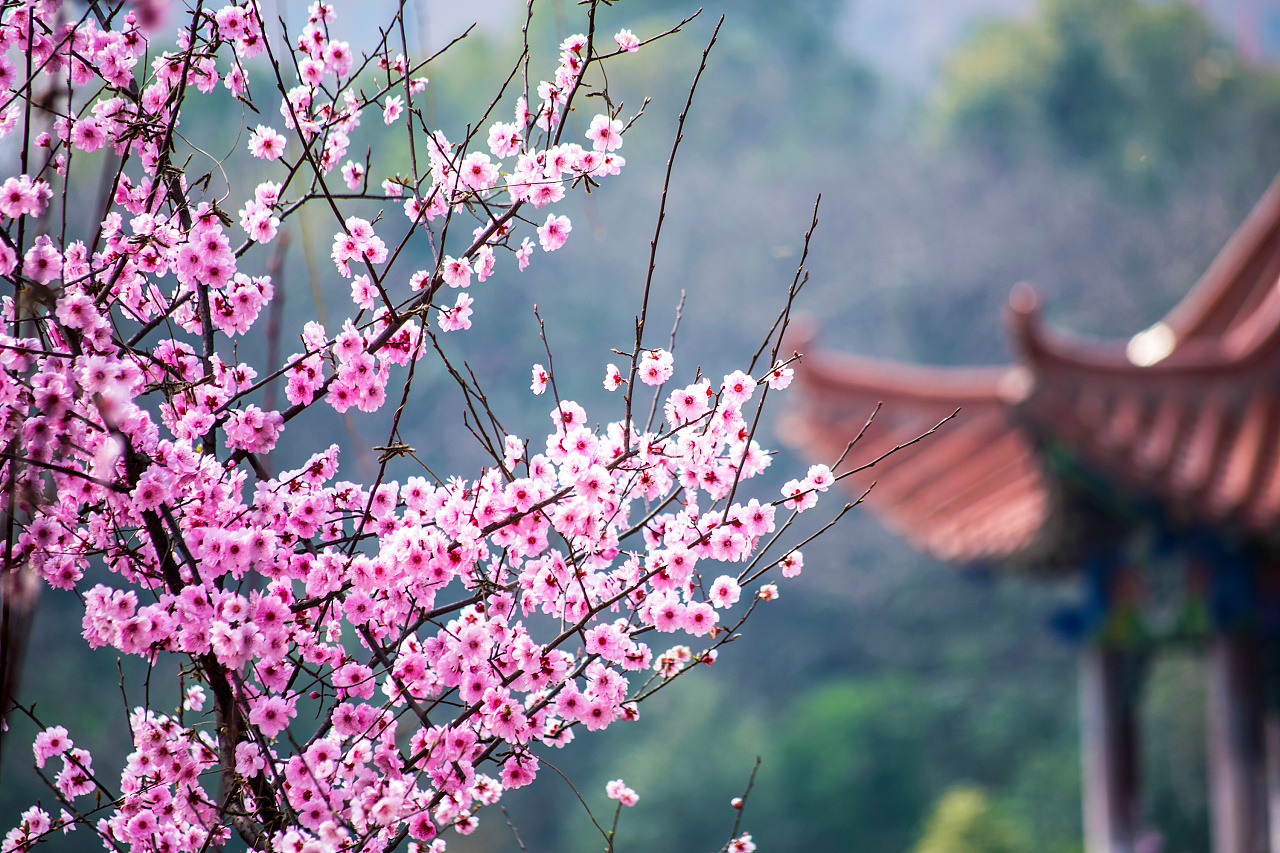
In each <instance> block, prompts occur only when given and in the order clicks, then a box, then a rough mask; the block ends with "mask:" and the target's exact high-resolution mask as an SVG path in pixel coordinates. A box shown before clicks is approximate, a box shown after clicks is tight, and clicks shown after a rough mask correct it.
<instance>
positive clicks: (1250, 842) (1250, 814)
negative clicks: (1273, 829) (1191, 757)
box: [1207, 635, 1270, 853]
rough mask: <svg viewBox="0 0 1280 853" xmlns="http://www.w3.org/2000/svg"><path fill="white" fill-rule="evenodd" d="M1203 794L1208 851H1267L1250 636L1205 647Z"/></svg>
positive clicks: (1256, 666)
mask: <svg viewBox="0 0 1280 853" xmlns="http://www.w3.org/2000/svg"><path fill="white" fill-rule="evenodd" d="M1208 692H1209V695H1208V703H1209V708H1208V720H1207V722H1208V740H1209V762H1208V764H1209V796H1210V800H1211V803H1210V805H1211V814H1212V816H1213V851H1214V853H1267V851H1268V850H1269V849H1270V839H1269V838H1268V835H1269V831H1268V827H1267V824H1268V820H1267V777H1266V758H1265V754H1266V753H1265V748H1264V737H1263V713H1262V704H1263V703H1262V667H1261V655H1260V650H1259V645H1258V642H1257V640H1256V638H1253V637H1250V636H1248V635H1245V636H1227V635H1220V636H1218V637H1217V638H1216V639H1215V640H1214V643H1213V648H1212V649H1210V651H1209V691H1208Z"/></svg>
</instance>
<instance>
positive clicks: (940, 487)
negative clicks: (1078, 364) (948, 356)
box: [782, 353, 1051, 563]
mask: <svg viewBox="0 0 1280 853" xmlns="http://www.w3.org/2000/svg"><path fill="white" fill-rule="evenodd" d="M797 379H798V382H799V384H800V385H801V387H802V389H803V392H802V394H801V400H802V403H801V405H799V406H798V407H796V408H794V409H792V410H791V411H790V412H788V413H787V414H786V415H785V416H784V419H783V423H782V434H783V436H784V437H785V439H786V440H787V441H788V443H790V444H791V445H793V446H795V447H797V448H798V449H800V450H801V451H802V452H803V453H805V455H806V456H808V457H810V458H812V459H815V460H819V461H823V462H826V463H828V464H831V463H833V462H834V461H835V460H836V459H839V458H841V457H842V456H843V458H844V461H843V462H842V463H841V464H840V465H839V466H838V467H837V472H838V473H848V472H853V473H850V474H849V476H848V477H847V478H846V479H844V480H843V481H842V482H843V484H844V485H845V486H846V487H847V488H848V489H849V490H850V492H851V493H853V494H855V495H856V496H861V495H862V494H864V493H866V495H867V496H866V503H867V506H868V507H869V508H870V510H871V511H872V513H873V514H875V515H876V516H877V517H878V518H880V519H881V521H882V522H883V523H884V524H885V525H886V526H887V527H889V528H890V529H891V530H893V531H895V532H897V533H899V534H900V535H903V536H904V537H905V538H907V539H908V541H909V542H911V544H912V545H914V546H915V547H917V548H919V549H921V550H924V551H927V552H929V553H931V554H933V555H934V556H936V557H939V558H940V559H943V560H948V561H954V562H965V563H972V562H979V561H980V562H995V561H1002V560H1006V559H1008V558H1010V557H1013V556H1016V555H1019V554H1021V553H1023V552H1026V551H1028V550H1029V549H1031V548H1032V547H1033V546H1034V545H1035V544H1036V543H1037V542H1038V541H1039V539H1040V538H1041V534H1042V532H1043V530H1044V528H1045V526H1046V522H1047V520H1048V517H1049V514H1050V510H1051V506H1050V503H1051V502H1050V499H1049V492H1048V488H1047V485H1046V482H1045V479H1044V476H1043V474H1042V472H1041V469H1040V466H1039V463H1038V461H1037V460H1036V457H1035V453H1034V449H1033V447H1032V445H1031V442H1030V440H1029V439H1028V438H1027V436H1026V435H1025V434H1024V433H1023V431H1022V430H1020V429H1019V428H1018V427H1017V426H1016V425H1015V424H1014V423H1013V421H1012V419H1011V417H1010V409H1009V402H1008V400H1010V399H1011V398H1013V399H1016V398H1017V397H1018V392H1019V391H1021V390H1025V388H1024V386H1023V384H1022V383H1021V379H1020V373H1019V372H1018V371H1017V370H1016V369H1013V368H994V369H993V368H980V369H961V370H955V369H947V368H927V367H911V366H906V365H900V364H895V363H892V362H884V361H879V360H876V359H868V358H861V357H857V356H846V355H837V354H832V353H821V354H816V355H808V356H806V357H805V358H804V359H802V360H801V362H800V363H799V365H798V367H797ZM957 410H959V411H958V412H957ZM953 414H954V415H955V417H954V418H953V419H952V420H950V421H948V422H947V423H946V424H945V425H944V426H943V427H942V428H941V429H938V430H937V431H936V432H934V433H932V434H929V435H926V433H929V431H930V430H932V429H933V428H935V427H936V426H937V425H938V423H939V422H940V421H942V420H944V419H946V418H948V417H949V416H951V415H953ZM859 435H860V436H861V437H860V438H858V440H857V441H856V443H855V444H854V445H853V446H852V447H851V448H850V447H849V442H850V441H851V440H852V439H853V438H854V437H855V436H859ZM921 436H925V437H924V438H923V439H921V440H920V441H918V442H915V443H913V441H914V440H915V439H918V438H920V437H921ZM868 489H870V491H869V492H868Z"/></svg>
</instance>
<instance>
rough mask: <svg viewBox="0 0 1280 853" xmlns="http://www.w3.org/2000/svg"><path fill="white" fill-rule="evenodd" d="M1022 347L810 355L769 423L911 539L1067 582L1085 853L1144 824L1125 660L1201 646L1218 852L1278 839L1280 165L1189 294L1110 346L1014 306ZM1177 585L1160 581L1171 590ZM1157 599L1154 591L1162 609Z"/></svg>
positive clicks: (800, 343) (1119, 848)
mask: <svg viewBox="0 0 1280 853" xmlns="http://www.w3.org/2000/svg"><path fill="white" fill-rule="evenodd" d="M1008 318H1009V326H1010V330H1011V333H1012V337H1013V341H1014V349H1015V352H1016V353H1017V356H1016V363H1015V364H1013V365H1010V366H1007V367H998V368H939V367H918V366H909V365H903V364H897V363H892V362H885V361H879V360H873V359H868V358H862V357H855V356H850V355H843V354H835V353H828V352H819V351H811V350H806V342H805V341H804V340H801V338H802V337H806V336H804V335H798V336H795V338H793V341H794V342H789V343H788V348H789V349H790V348H795V349H797V350H799V351H801V352H804V353H805V357H804V358H803V360H802V361H801V362H800V365H799V367H798V369H797V376H798V379H799V384H800V387H801V389H802V391H801V395H800V396H801V399H800V402H799V404H798V406H797V408H796V409H795V410H794V411H793V412H791V413H790V414H789V415H788V416H787V418H786V422H785V424H784V427H783V429H782V433H783V434H784V435H787V436H788V437H789V439H790V440H792V441H793V442H794V443H795V444H796V445H797V446H798V447H799V448H801V449H802V450H803V452H805V453H806V454H807V455H809V456H811V457H813V458H814V459H816V460H822V461H828V462H829V461H830V460H832V459H835V458H838V457H839V456H840V454H841V453H842V452H844V451H845V449H846V447H847V446H848V444H849V442H850V441H851V440H852V438H853V437H854V436H856V435H857V434H858V433H859V431H860V430H862V429H863V428H864V426H866V424H867V419H868V416H869V415H870V414H871V413H872V412H873V410H874V409H875V407H876V405H877V403H882V404H883V405H882V407H881V408H880V410H879V412H878V413H877V414H876V415H875V417H874V419H873V420H872V421H871V424H870V425H869V426H867V427H866V432H865V434H864V435H863V437H862V439H861V440H860V441H858V442H857V444H856V445H855V446H854V447H853V449H852V451H851V452H850V453H849V454H848V456H847V457H846V459H845V462H844V464H843V466H842V469H843V470H846V471H848V470H852V469H854V468H857V467H858V466H860V465H864V464H865V463H867V462H868V461H870V460H873V459H876V458H877V457H879V456H881V455H882V454H883V453H885V452H886V451H888V450H890V449H892V448H895V447H897V446H899V445H902V444H905V443H907V442H908V441H910V440H911V439H913V438H916V437H918V436H920V435H921V434H923V433H925V432H926V431H927V430H929V429H931V428H932V427H934V426H935V425H936V424H938V423H939V422H940V421H942V420H943V419H944V418H946V417H947V416H948V415H950V414H952V413H953V412H955V411H956V410H957V409H959V414H958V415H957V416H956V417H955V418H954V419H953V420H951V421H949V422H948V423H946V424H945V425H944V426H943V427H942V428H941V429H939V430H938V431H937V432H936V433H935V434H933V435H930V436H928V437H927V438H926V439H925V440H923V441H921V442H919V443H917V444H914V445H912V446H910V447H908V448H906V449H904V450H901V451H899V452H897V453H894V454H893V455H891V456H889V457H888V458H886V459H884V460H883V461H881V462H879V463H878V464H877V465H876V466H875V467H874V468H872V469H869V470H865V471H862V472H860V473H857V474H854V475H851V476H850V477H848V478H847V479H846V480H845V483H846V484H847V485H848V486H850V487H851V488H853V489H854V490H856V491H857V492H858V493H861V492H862V491H863V490H865V489H866V488H867V487H868V486H870V485H871V483H872V481H875V482H876V486H875V488H874V489H872V490H871V493H870V495H869V496H868V498H867V504H868V506H869V507H870V509H871V511H872V512H873V513H875V514H876V515H877V516H878V517H879V518H880V519H881V520H882V521H883V523H884V524H885V525H887V526H888V527H889V528H890V529H892V530H893V531H895V532H897V533H899V534H900V535H902V536H903V537H905V538H906V539H907V540H908V541H909V542H910V543H911V544H912V545H913V546H915V547H916V548H918V549H920V550H922V551H926V552H928V553H930V554H932V555H934V556H936V557H938V558H940V559H942V560H945V561H948V562H952V563H957V564H962V565H975V564H977V565H987V566H993V567H1000V568H1003V569H1007V570H1012V571H1022V572H1034V573H1041V574H1044V575H1054V574H1056V575H1058V576H1061V575H1063V574H1071V575H1074V576H1078V577H1079V578H1080V580H1081V583H1082V585H1083V589H1084V591H1085V592H1084V601H1083V603H1082V605H1081V606H1080V608H1079V609H1078V610H1076V611H1074V612H1071V613H1067V614H1064V615H1063V616H1062V618H1061V619H1060V622H1061V624H1060V625H1059V627H1060V628H1061V629H1062V630H1064V631H1065V632H1067V633H1069V634H1071V635H1072V636H1074V637H1076V638H1078V640H1079V642H1080V647H1081V666H1080V676H1081V687H1080V695H1081V705H1080V720H1081V725H1080V728H1081V738H1082V743H1081V747H1082V749H1081V752H1082V764H1083V774H1084V815H1085V849H1086V851H1088V853H1130V851H1132V850H1133V848H1134V844H1135V842H1136V841H1137V839H1138V837H1139V833H1140V830H1141V827H1140V823H1139V820H1140V816H1139V793H1140V788H1139V782H1140V780H1139V778H1138V777H1139V773H1138V766H1139V760H1138V756H1139V752H1138V750H1139V747H1140V733H1139V731H1138V715H1137V713H1136V710H1137V707H1138V703H1139V699H1140V690H1141V683H1142V679H1141V672H1142V669H1143V663H1144V661H1145V660H1147V659H1148V658H1149V656H1150V654H1152V653H1153V651H1154V650H1155V649H1156V648H1158V646H1159V645H1161V644H1163V643H1169V642H1182V643H1191V644H1194V645H1196V646H1198V647H1201V648H1204V649H1207V671H1208V683H1207V692H1208V708H1207V717H1206V719H1207V730H1208V731H1207V740H1208V743H1207V749H1208V772H1209V784H1210V799H1211V803H1210V814H1211V816H1212V821H1213V834H1212V837H1213V850H1214V853H1267V851H1274V853H1280V702H1278V701H1277V700H1278V699H1280V697H1278V696H1277V695H1276V693H1277V681H1280V678H1277V676H1280V667H1278V666H1277V665H1276V653H1275V649H1276V645H1277V644H1276V641H1277V639H1280V179H1277V181H1276V182H1275V183H1273V184H1272V186H1271V188H1270V189H1268V191H1267V193H1266V194H1265V195H1264V196H1263V198H1262V200H1261V201H1260V202H1259V203H1258V204H1257V206H1256V207H1255V208H1254V210H1253V211H1252V212H1251V213H1250V214H1249V216H1248V217H1247V218H1246V219H1245V221H1244V223H1243V224H1242V225H1241V226H1240V228H1239V229H1238V230H1237V231H1236V233H1235V234H1234V235H1233V236H1232V237H1231V239H1230V240H1229V241H1228V243H1227V245H1226V247H1225V248H1223V250H1222V251H1221V252H1220V253H1219V255H1218V256H1217V258H1216V259H1215V260H1214V261H1213V263H1212V264H1211V265H1210V266H1209V269H1208V270H1207V271H1206V272H1205V273H1204V275H1203V276H1202V277H1201V279H1200V281H1199V282H1198V283H1197V284H1196V285H1195V286H1194V288H1193V289H1192V290H1191V292H1190V293H1189V294H1188V295H1187V297H1186V298H1185V299H1183V300H1182V302H1181V303H1179V304H1178V305H1177V306H1176V307H1174V308H1173V310H1171V311H1170V312H1169V313H1168V315H1167V316H1166V317H1165V318H1164V319H1163V320H1161V321H1160V322H1158V323H1156V324H1155V325H1154V326H1152V327H1150V328H1149V329H1147V330H1145V331H1143V332H1140V333H1139V334H1137V335H1135V336H1134V337H1133V338H1131V339H1129V340H1127V341H1097V340H1085V339H1082V338H1079V337H1075V336H1072V335H1069V334H1066V333H1064V332H1062V331H1059V330H1055V329H1052V328H1047V327H1046V326H1045V324H1043V323H1042V322H1041V319H1040V316H1039V301H1038V299H1037V297H1036V295H1035V293H1034V292H1033V291H1032V289H1031V288H1030V287H1028V286H1026V285H1019V286H1018V287H1016V288H1015V289H1014V291H1013V293H1012V294H1011V296H1010V300H1009V309H1008ZM1171 590H1172V592H1171ZM1171 603H1172V606H1171Z"/></svg>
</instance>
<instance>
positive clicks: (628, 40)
mask: <svg viewBox="0 0 1280 853" xmlns="http://www.w3.org/2000/svg"><path fill="white" fill-rule="evenodd" d="M613 40H614V41H616V42H617V43H618V47H620V48H622V49H623V50H625V51H627V52H628V53H635V52H636V51H637V50H639V49H640V39H638V38H636V34H635V33H633V32H631V30H618V34H617V35H615V36H614V37H613Z"/></svg>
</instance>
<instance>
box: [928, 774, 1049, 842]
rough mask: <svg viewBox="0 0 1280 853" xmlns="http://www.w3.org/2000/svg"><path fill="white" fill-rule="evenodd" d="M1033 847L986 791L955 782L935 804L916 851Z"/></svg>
mask: <svg viewBox="0 0 1280 853" xmlns="http://www.w3.org/2000/svg"><path fill="white" fill-rule="evenodd" d="M1032 849H1034V848H1032V847H1031V845H1030V844H1029V843H1028V842H1027V840H1026V839H1025V838H1024V837H1023V836H1022V834H1021V833H1020V832H1019V831H1018V829H1017V828H1016V826H1015V825H1014V824H1013V823H1012V822H1011V821H1010V820H1009V819H1008V818H1007V817H1005V816H1004V815H1002V814H1001V813H1000V811H999V810H998V809H997V808H996V807H994V806H993V805H992V803H991V799H990V798H989V797H988V796H987V794H986V792H985V791H983V790H982V789H981V788H978V787H974V786H972V785H957V786H956V787H954V788H951V789H949V790H948V791H947V792H946V793H945V794H943V795H942V797H941V798H940V799H939V800H938V802H937V805H935V806H934V809H933V814H932V815H930V817H929V822H928V824H927V825H926V826H925V832H924V837H923V838H921V839H920V843H919V844H917V845H916V848H915V853H1024V851H1027V853H1029V851H1031V850H1032Z"/></svg>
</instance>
